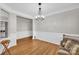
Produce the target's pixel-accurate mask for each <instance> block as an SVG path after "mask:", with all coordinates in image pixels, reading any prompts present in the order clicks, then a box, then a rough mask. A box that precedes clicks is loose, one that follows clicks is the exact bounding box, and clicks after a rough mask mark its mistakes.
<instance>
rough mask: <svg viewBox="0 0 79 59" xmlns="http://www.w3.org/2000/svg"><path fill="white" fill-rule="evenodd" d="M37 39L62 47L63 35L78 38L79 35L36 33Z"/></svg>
mask: <svg viewBox="0 0 79 59" xmlns="http://www.w3.org/2000/svg"><path fill="white" fill-rule="evenodd" d="M35 33H36V35H35V36H36V39H40V40H43V41H47V42H50V43H55V44H58V45H60V42H61V40H63V34H66V35H70V36H77V37H79V35H78V34H67V33H54V32H39V31H38V32H35Z"/></svg>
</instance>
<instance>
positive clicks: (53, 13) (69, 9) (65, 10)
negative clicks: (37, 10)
mask: <svg viewBox="0 0 79 59" xmlns="http://www.w3.org/2000/svg"><path fill="white" fill-rule="evenodd" d="M78 8H79V7H78V6H77V7H73V8H68V9H64V10H61V11H56V12H52V13H49V14H47V15H45V17H49V16H52V15H55V14H59V13H63V12H68V11H72V10H75V9H78Z"/></svg>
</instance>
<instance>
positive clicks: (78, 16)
mask: <svg viewBox="0 0 79 59" xmlns="http://www.w3.org/2000/svg"><path fill="white" fill-rule="evenodd" d="M36 31H41V32H56V33H68V34H79V9H74V10H72V11H67V12H63V13H59V14H54V15H51V16H49V17H46V18H45V20H44V21H42V22H41V23H36Z"/></svg>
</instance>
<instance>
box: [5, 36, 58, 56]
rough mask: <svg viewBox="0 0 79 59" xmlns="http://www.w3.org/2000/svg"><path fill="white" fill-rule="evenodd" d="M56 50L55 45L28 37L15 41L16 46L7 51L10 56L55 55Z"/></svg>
mask: <svg viewBox="0 0 79 59" xmlns="http://www.w3.org/2000/svg"><path fill="white" fill-rule="evenodd" d="M58 49H59V46H58V45H56V44H52V43H49V42H45V41H41V40H39V39H34V40H33V39H32V38H31V37H28V38H24V39H19V40H17V45H16V46H14V47H11V48H10V49H9V50H10V53H11V54H12V55H55V54H56V52H57V50H58ZM5 55H7V52H6V53H5Z"/></svg>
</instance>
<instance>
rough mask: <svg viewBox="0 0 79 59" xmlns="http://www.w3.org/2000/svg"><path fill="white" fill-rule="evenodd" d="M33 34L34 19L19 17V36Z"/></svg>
mask: <svg viewBox="0 0 79 59" xmlns="http://www.w3.org/2000/svg"><path fill="white" fill-rule="evenodd" d="M27 36H32V20H31V19H27V18H23V17H20V16H18V17H17V38H23V37H27Z"/></svg>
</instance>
